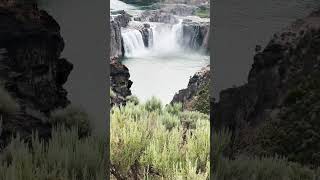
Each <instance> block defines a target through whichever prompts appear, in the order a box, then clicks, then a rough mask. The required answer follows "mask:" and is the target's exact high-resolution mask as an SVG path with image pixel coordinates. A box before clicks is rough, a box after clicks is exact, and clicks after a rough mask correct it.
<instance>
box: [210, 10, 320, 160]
mask: <svg viewBox="0 0 320 180" xmlns="http://www.w3.org/2000/svg"><path fill="white" fill-rule="evenodd" d="M319 73H320V11H317V12H314V13H312V14H311V15H310V16H308V17H307V18H305V19H303V20H298V21H296V22H295V23H294V24H293V25H292V26H290V27H289V28H287V29H285V30H284V31H283V32H281V33H278V34H275V35H274V37H273V38H272V40H271V41H270V42H269V44H268V45H267V46H266V47H265V49H264V50H263V51H262V52H257V54H256V55H255V56H254V63H253V65H252V69H251V71H250V73H249V76H248V83H247V84H244V85H243V86H240V87H235V88H230V89H227V90H224V91H222V92H221V94H220V101H219V102H218V103H215V104H214V105H213V108H212V119H213V125H214V128H215V129H221V128H225V127H226V128H228V129H230V130H231V131H232V133H233V144H232V148H231V153H232V154H233V155H234V154H237V153H241V152H253V151H255V150H254V149H255V148H256V145H255V144H261V143H262V142H260V140H259V138H258V137H257V136H258V135H259V134H261V128H262V127H263V126H264V125H265V124H266V123H268V122H277V124H278V122H280V124H281V126H280V125H279V126H277V127H278V128H275V131H278V130H279V131H280V129H279V128H281V127H284V125H283V124H286V125H288V126H289V124H290V123H289V121H288V120H289V119H293V117H291V115H289V114H286V112H289V111H290V109H291V110H292V109H294V108H297V107H298V109H300V110H302V109H304V110H305V111H304V112H303V113H302V114H300V115H301V117H299V118H301V119H300V120H298V122H295V123H297V124H293V126H294V127H296V126H299V121H300V123H303V124H308V123H311V124H312V123H314V121H313V120H312V118H310V119H309V118H308V117H309V115H308V114H313V111H314V110H315V109H314V108H313V107H312V106H310V107H309V108H306V107H305V105H306V104H308V103H309V102H305V101H309V100H308V98H306V96H304V94H303V92H304V91H303V89H302V88H301V87H303V86H302V85H301V84H302V83H306V82H307V79H312V81H310V82H317V81H319V80H320V76H319ZM311 84H313V85H312V88H316V87H318V86H317V85H315V84H316V83H311ZM297 89H298V91H297ZM307 94H308V93H307ZM311 94H312V93H311ZM308 96H309V95H308ZM310 96H311V95H310ZM312 96H313V95H312ZM288 102H290V103H288ZM313 102H315V103H316V104H317V103H318V104H319V103H320V100H319V99H318V100H315V101H313ZM301 112H302V111H301ZM318 112H319V111H318ZM283 114H286V116H283ZM291 114H292V113H291ZM294 116H296V115H294ZM284 122H287V123H284ZM290 122H291V123H294V121H290ZM312 126H313V127H316V126H314V125H312ZM312 126H310V127H312ZM302 129H303V128H302ZM319 130H320V129H317V130H315V132H317V131H319ZM285 131H287V129H284V132H285ZM289 131H290V130H289ZM305 133H307V131H305V130H302V131H301V129H300V131H291V132H287V133H284V134H282V135H283V137H280V138H282V140H283V139H286V138H287V137H290V139H291V140H290V141H292V142H291V143H290V144H291V145H290V148H291V150H290V151H292V152H294V153H297V154H294V155H293V156H292V157H297V156H299V154H298V151H297V152H295V151H294V150H295V145H297V146H299V147H298V148H297V149H300V152H301V150H302V149H303V151H304V150H308V152H309V150H310V148H309V149H308V145H307V144H305V146H300V145H301V144H303V143H305V142H303V143H302V142H299V140H298V139H299V137H305V136H306V134H305ZM293 134H296V135H297V137H291V136H292V135H293ZM278 137H279V136H278ZM278 137H275V138H276V139H277V138H278ZM310 137H312V136H310ZM269 140H272V141H275V139H269ZM276 143H278V144H282V143H286V142H285V141H281V142H280V141H279V142H276ZM317 143H319V142H316V143H315V144H317ZM305 147H307V149H304V148H305ZM313 147H315V146H313ZM301 148H302V149H301ZM276 150H278V149H276ZM282 150H283V149H282ZM282 150H281V151H278V152H277V151H275V152H272V153H275V154H280V155H285V156H286V155H288V154H286V153H284V151H282ZM319 150H320V149H318V150H317V152H318V151H319ZM309 154H311V153H309ZM289 158H290V157H289ZM290 160H296V159H290Z"/></svg>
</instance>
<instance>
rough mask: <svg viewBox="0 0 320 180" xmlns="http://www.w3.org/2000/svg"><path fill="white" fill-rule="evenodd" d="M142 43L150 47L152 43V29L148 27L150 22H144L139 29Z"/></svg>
mask: <svg viewBox="0 0 320 180" xmlns="http://www.w3.org/2000/svg"><path fill="white" fill-rule="evenodd" d="M140 32H141V35H142V39H143V43H144V46H145V47H151V46H152V44H153V31H152V29H151V28H150V24H148V23H145V24H144V25H143V28H141V29H140Z"/></svg>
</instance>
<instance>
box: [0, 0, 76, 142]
mask: <svg viewBox="0 0 320 180" xmlns="http://www.w3.org/2000/svg"><path fill="white" fill-rule="evenodd" d="M63 48H64V41H63V39H62V37H61V36H60V27H59V25H58V24H57V22H56V21H55V20H54V19H53V18H52V17H51V16H50V15H48V14H47V13H46V12H45V11H41V10H38V9H37V7H36V5H33V6H27V7H22V6H20V7H18V6H11V7H10V8H8V7H5V6H2V7H0V49H1V55H0V81H1V83H2V85H3V86H4V88H5V89H6V90H7V91H8V92H9V93H10V95H11V96H12V97H13V98H14V99H15V100H16V101H17V103H18V106H19V107H18V112H16V113H15V114H12V115H10V116H8V117H4V118H3V126H2V129H3V131H2V135H1V140H2V141H3V142H5V141H6V140H7V139H8V138H9V137H10V134H12V133H17V132H19V133H20V135H21V136H22V137H26V136H29V135H30V134H31V132H32V131H33V130H38V131H39V135H40V136H49V134H50V125H49V124H47V123H46V122H45V121H46V119H47V118H48V117H49V115H50V112H51V111H52V110H54V109H57V108H64V107H66V106H67V105H68V104H69V100H68V99H67V92H66V90H65V89H64V88H63V84H64V83H65V82H66V81H67V78H68V75H69V73H70V72H71V70H72V68H73V65H72V64H71V63H69V62H68V61H67V60H66V59H63V58H60V54H61V52H62V50H63Z"/></svg>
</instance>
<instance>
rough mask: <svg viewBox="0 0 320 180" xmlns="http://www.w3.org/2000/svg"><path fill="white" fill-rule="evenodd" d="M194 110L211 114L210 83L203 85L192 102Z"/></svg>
mask: <svg viewBox="0 0 320 180" xmlns="http://www.w3.org/2000/svg"><path fill="white" fill-rule="evenodd" d="M192 110H194V111H199V112H201V113H204V114H210V89H209V84H205V85H203V86H202V87H201V90H200V91H199V92H198V93H197V95H196V96H195V98H194V100H193V103H192Z"/></svg>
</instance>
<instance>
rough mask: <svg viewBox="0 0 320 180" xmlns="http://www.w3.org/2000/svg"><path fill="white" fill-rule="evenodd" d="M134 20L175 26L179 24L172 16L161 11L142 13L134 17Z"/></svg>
mask: <svg viewBox="0 0 320 180" xmlns="http://www.w3.org/2000/svg"><path fill="white" fill-rule="evenodd" d="M134 20H135V21H144V22H146V21H147V22H161V23H167V24H176V23H178V22H179V21H178V19H177V18H176V17H175V16H174V15H172V14H171V13H168V12H167V11H164V10H162V9H159V10H150V11H144V12H143V13H142V14H141V15H140V16H139V17H135V18H134Z"/></svg>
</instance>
